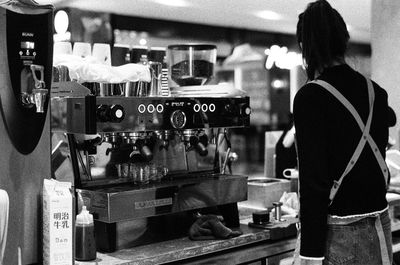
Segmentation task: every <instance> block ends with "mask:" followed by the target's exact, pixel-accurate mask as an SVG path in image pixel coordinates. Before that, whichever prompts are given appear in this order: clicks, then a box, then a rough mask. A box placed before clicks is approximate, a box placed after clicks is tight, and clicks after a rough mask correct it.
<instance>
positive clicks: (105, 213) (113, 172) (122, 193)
mask: <svg viewBox="0 0 400 265" xmlns="http://www.w3.org/2000/svg"><path fill="white" fill-rule="evenodd" d="M53 86H54V87H57V91H58V92H59V93H58V92H57V91H55V90H56V89H53V91H55V92H54V94H53V96H52V109H53V110H54V111H53V112H52V121H53V122H52V126H53V128H52V130H53V132H54V133H57V132H61V133H66V135H67V138H68V145H69V150H70V157H71V161H72V168H73V171H74V182H75V183H74V185H75V189H76V192H77V199H78V204H79V205H85V206H86V207H87V208H88V209H89V211H90V212H91V213H93V215H94V219H95V228H96V240H97V247H98V250H101V251H106V252H110V251H114V250H116V249H120V248H125V247H130V246H134V245H140V244H145V243H149V242H150V241H157V240H162V238H161V237H162V236H161V235H162V234H166V232H167V230H169V229H170V228H171V227H169V228H167V226H168V224H167V223H168V222H170V221H169V220H168V218H169V217H171V218H173V217H174V216H179V215H185V214H187V213H189V212H191V211H197V210H199V209H204V208H208V207H216V206H226V205H229V204H232V203H235V202H238V201H243V200H246V199H247V177H246V176H239V175H232V174H225V173H224V172H227V171H228V170H225V167H226V165H227V164H228V162H229V161H230V160H231V159H233V158H234V155H233V154H232V153H231V152H230V148H229V140H228V136H227V133H226V130H227V129H228V128H240V127H246V126H249V124H250V112H251V110H250V107H249V98H248V97H212V96H208V97H204V96H192V97H187V96H185V97H180V96H177V97H132V96H129V97H127V96H124V95H121V96H94V95H92V94H91V92H90V90H88V89H86V90H87V94H86V95H82V91H85V88H84V87H83V86H81V85H79V84H77V83H75V82H58V83H54V84H53ZM68 87H69V88H71V89H68ZM77 87H79V88H77ZM59 88H62V89H61V90H60V89H59ZM199 89H201V87H199ZM63 91H64V92H63ZM65 91H79V93H77V94H75V95H74V93H72V92H71V94H68V93H65ZM56 110H57V111H56ZM78 208H80V206H78ZM178 220H179V221H180V223H181V225H183V219H178ZM170 224H171V223H170ZM175 224H176V223H173V224H172V226H174V227H175V228H178V227H177V226H176V225H175ZM164 238H167V236H166V237H164Z"/></svg>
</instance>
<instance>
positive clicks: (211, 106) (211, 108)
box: [208, 103, 215, 112]
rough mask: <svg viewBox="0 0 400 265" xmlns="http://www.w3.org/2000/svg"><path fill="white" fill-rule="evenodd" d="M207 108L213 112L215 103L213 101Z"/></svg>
mask: <svg viewBox="0 0 400 265" xmlns="http://www.w3.org/2000/svg"><path fill="white" fill-rule="evenodd" d="M208 109H209V110H210V111H211V112H214V111H215V104H214V103H211V104H210V106H209V107H208Z"/></svg>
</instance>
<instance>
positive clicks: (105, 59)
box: [92, 43, 111, 66]
mask: <svg viewBox="0 0 400 265" xmlns="http://www.w3.org/2000/svg"><path fill="white" fill-rule="evenodd" d="M92 56H93V57H95V58H97V60H99V62H100V63H102V64H105V65H110V66H111V48H110V45H109V44H107V43H94V44H93V50H92Z"/></svg>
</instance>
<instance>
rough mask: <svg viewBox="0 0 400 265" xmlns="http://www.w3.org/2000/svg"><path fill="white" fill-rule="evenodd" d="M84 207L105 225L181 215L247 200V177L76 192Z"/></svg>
mask: <svg viewBox="0 0 400 265" xmlns="http://www.w3.org/2000/svg"><path fill="white" fill-rule="evenodd" d="M76 191H77V195H78V200H79V203H83V204H84V205H86V207H87V208H88V209H89V210H90V212H92V213H93V215H94V218H95V219H96V220H98V221H101V222H106V223H114V222H120V221H126V220H132V219H138V218H144V217H150V216H158V215H164V214H169V213H177V212H182V211H187V210H191V209H199V208H205V207H210V206H216V205H221V204H227V203H233V202H239V201H244V200H246V199H247V177H246V176H241V175H223V174H209V175H207V176H202V177H188V178H180V179H172V180H165V181H161V182H156V183H150V184H146V185H140V186H138V185H133V184H123V185H121V184H119V185H114V186H113V185H111V186H110V185H107V186H102V187H87V188H84V189H76Z"/></svg>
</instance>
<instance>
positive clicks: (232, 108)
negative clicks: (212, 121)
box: [225, 104, 236, 114]
mask: <svg viewBox="0 0 400 265" xmlns="http://www.w3.org/2000/svg"><path fill="white" fill-rule="evenodd" d="M225 111H226V112H228V113H231V114H235V112H236V107H235V106H234V105H232V104H227V105H225Z"/></svg>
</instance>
